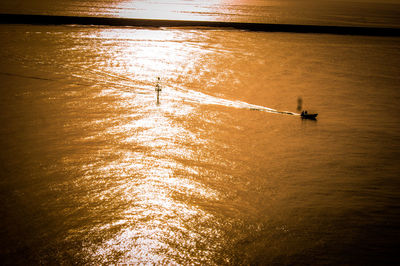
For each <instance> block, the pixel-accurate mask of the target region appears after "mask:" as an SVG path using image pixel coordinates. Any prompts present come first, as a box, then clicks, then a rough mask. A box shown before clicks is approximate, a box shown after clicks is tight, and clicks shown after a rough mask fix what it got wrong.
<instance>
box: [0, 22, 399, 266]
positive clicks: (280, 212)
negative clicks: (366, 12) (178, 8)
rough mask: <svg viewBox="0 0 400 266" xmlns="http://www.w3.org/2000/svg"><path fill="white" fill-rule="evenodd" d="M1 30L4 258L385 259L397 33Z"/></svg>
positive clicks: (390, 217)
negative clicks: (302, 114) (301, 111)
mask: <svg viewBox="0 0 400 266" xmlns="http://www.w3.org/2000/svg"><path fill="white" fill-rule="evenodd" d="M0 38H1V40H2V44H1V50H0V59H1V61H2V64H1V68H0V70H1V71H0V80H1V82H0V90H1V95H2V97H1V98H0V107H1V112H0V123H1V125H2V127H0V136H1V137H0V148H1V152H0V169H1V186H0V188H1V194H0V195H1V196H0V199H1V206H2V208H1V217H2V219H1V226H0V228H1V229H0V230H1V256H2V259H3V261H4V262H5V263H9V264H15V263H16V264H26V263H30V264H31V263H35V264H37V263H42V264H48V263H56V264H58V263H61V264H71V263H78V264H82V263H89V264H113V263H121V262H130V263H139V262H140V263H149V264H153V263H155V264H160V263H166V264H182V265H187V264H219V265H221V264H222V265H224V264H271V263H277V264H309V263H311V264H366V263H367V264H368V263H372V264H382V263H398V262H399V261H398V258H397V257H396V256H395V252H396V251H397V248H396V247H397V246H398V244H399V243H398V239H399V236H400V234H399V232H400V230H399V221H400V220H399V219H400V211H399V200H400V193H399V188H400V181H399V166H398V165H399V163H400V160H399V158H400V149H399V148H400V131H399V129H400V127H399V124H400V116H399V115H398V114H399V112H400V106H399V104H398V103H399V91H398V90H399V84H400V83H399V81H400V80H399V79H400V78H399V77H400V52H399V51H400V49H399V48H400V44H399V40H398V38H375V37H351V36H334V35H307V34H281V33H254V32H244V31H234V30H232V31H229V30H228V31H226V30H205V29H180V28H176V29H174V28H171V29H142V28H110V27H78V26H12V25H9V26H6V25H4V26H1V28H0ZM157 76H160V77H161V85H162V89H163V91H162V92H161V100H160V105H157V104H156V101H155V97H156V96H155V92H154V86H155V84H156V77H157ZM299 96H301V97H302V99H303V107H304V108H305V109H308V110H310V111H317V112H319V114H320V115H319V119H318V121H302V120H301V119H300V118H299V116H298V115H297V114H296V112H297V110H296V107H297V99H298V97H299ZM252 109H257V110H259V111H257V110H252ZM280 111H289V112H294V114H293V115H289V114H282V113H279V112H280Z"/></svg>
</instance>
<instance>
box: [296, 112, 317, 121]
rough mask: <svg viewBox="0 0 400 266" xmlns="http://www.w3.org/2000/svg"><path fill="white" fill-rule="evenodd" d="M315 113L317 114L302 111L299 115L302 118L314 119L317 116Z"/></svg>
mask: <svg viewBox="0 0 400 266" xmlns="http://www.w3.org/2000/svg"><path fill="white" fill-rule="evenodd" d="M317 115H318V114H307V113H306V114H305V113H302V114H301V115H300V116H301V118H302V119H311V120H315V119H316V118H317Z"/></svg>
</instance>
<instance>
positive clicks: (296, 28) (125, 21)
mask: <svg viewBox="0 0 400 266" xmlns="http://www.w3.org/2000/svg"><path fill="white" fill-rule="evenodd" d="M0 24H35V25H68V24H77V25H105V26H133V27H213V28H233V29H240V30H249V31H264V32H292V33H325V34H340V35H364V36H397V37H398V36H400V28H377V27H352V26H319V25H294V24H267V23H242V22H219V21H187V20H186V21H185V20H153V19H129V18H106V17H75V16H50V15H22V14H0Z"/></svg>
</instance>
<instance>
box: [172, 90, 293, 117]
mask: <svg viewBox="0 0 400 266" xmlns="http://www.w3.org/2000/svg"><path fill="white" fill-rule="evenodd" d="M165 96H166V97H167V98H170V97H173V98H175V99H176V98H180V99H182V100H184V101H186V102H192V103H198V104H210V105H219V106H225V107H233V108H239V109H249V110H252V111H261V112H268V113H274V114H284V115H300V114H298V113H293V112H289V111H279V110H276V109H273V108H269V107H265V106H261V105H255V104H251V103H246V102H243V101H238V100H228V99H223V98H220V97H216V96H212V95H208V94H205V93H202V92H199V91H194V90H189V89H183V88H178V89H174V90H171V91H170V92H168V93H167V94H166V95H165Z"/></svg>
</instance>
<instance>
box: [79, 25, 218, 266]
mask: <svg viewBox="0 0 400 266" xmlns="http://www.w3.org/2000/svg"><path fill="white" fill-rule="evenodd" d="M188 34H189V35H190V32H189V33H188ZM96 36H97V37H100V38H101V39H105V40H109V43H107V45H105V46H104V47H103V49H104V50H102V51H99V52H100V53H101V54H103V55H104V57H105V59H106V60H108V61H106V62H105V63H104V66H102V68H101V69H102V70H100V72H101V71H104V72H105V73H107V75H104V76H105V77H107V81H111V82H112V83H110V84H115V85H117V86H105V87H104V88H101V89H100V90H99V93H98V95H97V96H95V98H96V97H97V98H99V99H103V98H106V99H109V102H112V106H108V107H107V108H109V109H110V110H113V111H112V112H113V115H112V116H111V117H107V118H104V119H96V120H94V121H93V126H96V127H100V126H101V125H102V124H104V125H107V126H105V127H104V130H103V131H102V132H97V134H96V135H93V136H91V138H92V139H94V140H95V139H113V142H112V146H110V145H107V146H106V147H105V148H104V151H103V152H104V153H107V154H112V156H111V158H110V159H108V160H103V161H101V162H100V163H98V164H97V165H90V166H87V167H86V169H91V171H90V172H88V174H89V175H88V176H87V177H86V178H87V179H88V180H91V182H106V183H107V184H108V185H107V186H106V187H107V189H106V190H104V191H98V194H97V195H96V196H95V197H97V200H99V201H103V202H106V203H105V204H110V205H112V206H114V211H113V214H112V216H111V219H109V222H108V223H102V224H100V225H99V226H98V227H95V228H94V229H93V230H94V231H96V232H103V235H104V238H103V241H102V242H101V244H99V245H97V246H96V247H90V248H89V249H88V252H89V253H91V254H92V256H93V257H96V258H97V260H98V261H99V262H100V263H108V262H110V261H113V262H129V263H179V258H180V257H182V256H185V257H186V259H187V258H190V257H192V258H193V260H198V259H199V255H198V254H197V255H196V254H184V253H185V252H187V250H190V247H194V245H195V244H196V242H197V241H198V240H199V239H200V238H204V236H201V235H198V233H196V230H197V229H196V230H193V229H191V228H188V223H190V221H196V223H199V222H201V221H203V222H204V221H206V220H209V219H212V216H211V215H210V214H208V213H206V212H205V211H204V210H202V209H201V208H200V207H199V206H196V204H193V203H190V201H186V200H185V199H188V198H192V199H195V198H202V199H207V198H208V199H209V200H214V201H215V200H217V199H218V197H219V195H218V193H217V192H216V191H215V190H213V189H212V188H209V187H207V186H206V185H204V184H202V183H200V182H197V181H196V177H197V176H199V174H200V173H199V171H198V167H191V166H190V165H188V164H183V163H182V162H181V160H196V158H198V156H199V155H198V154H196V152H197V151H196V150H195V149H193V147H198V146H200V145H210V144H209V143H208V141H207V140H205V139H204V138H202V136H201V134H200V133H199V132H196V131H194V130H193V129H189V128H186V127H185V126H184V124H182V123H178V121H179V119H182V118H186V117H190V116H191V115H192V114H193V112H195V111H196V106H195V105H193V104H192V103H191V102H190V101H185V98H187V96H185V95H186V93H185V92H182V91H181V90H179V88H173V87H169V86H168V84H169V83H168V81H169V80H171V79H176V78H178V77H179V76H181V75H184V72H185V71H189V68H190V66H189V67H184V66H185V65H188V62H191V61H193V60H195V58H194V55H193V54H192V53H191V52H190V51H191V49H187V48H185V47H186V46H187V45H188V44H187V43H186V42H184V41H183V40H182V38H183V37H182V33H179V34H178V33H177V32H175V31H164V30H144V29H140V30H138V29H130V30H126V29H125V30H121V31H119V30H107V29H105V30H102V31H99V32H97V33H96ZM184 37H185V38H187V36H184ZM196 49H197V48H196ZM204 53H207V51H205V52H202V53H197V54H196V57H198V56H201V55H202V54H204ZM111 61H114V62H111ZM115 61H117V62H118V64H115ZM115 65H118V66H119V67H114V66H115ZM117 71H119V72H117ZM157 76H161V77H162V82H163V83H162V85H163V91H162V92H161V104H160V105H157V104H156V102H155V93H154V85H155V82H156V77H157ZM186 100H187V99H186ZM214 234H215V235H217V234H218V232H214ZM174 258H176V261H174ZM203 259H205V258H203Z"/></svg>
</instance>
